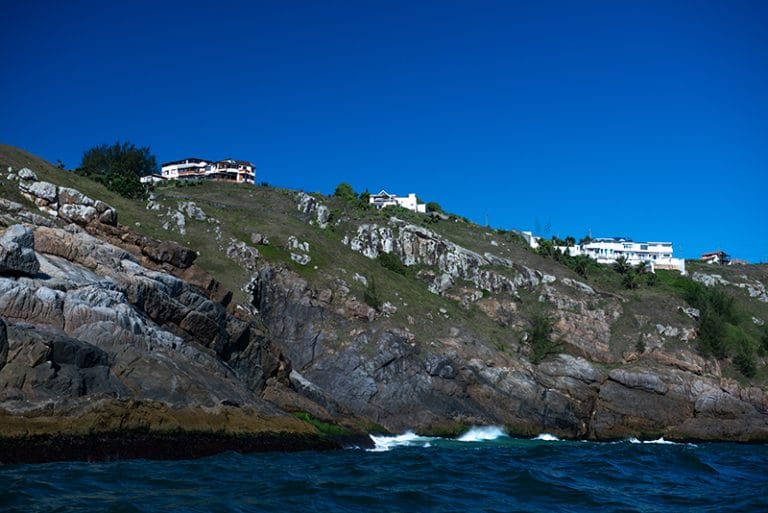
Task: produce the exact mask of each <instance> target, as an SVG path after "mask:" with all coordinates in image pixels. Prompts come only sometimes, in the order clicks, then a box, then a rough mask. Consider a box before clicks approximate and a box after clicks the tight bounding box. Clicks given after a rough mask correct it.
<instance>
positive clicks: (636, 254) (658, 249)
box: [557, 237, 686, 274]
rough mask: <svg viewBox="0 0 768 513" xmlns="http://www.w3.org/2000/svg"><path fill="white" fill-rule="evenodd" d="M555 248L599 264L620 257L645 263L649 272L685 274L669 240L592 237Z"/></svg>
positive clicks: (683, 265) (682, 260)
mask: <svg viewBox="0 0 768 513" xmlns="http://www.w3.org/2000/svg"><path fill="white" fill-rule="evenodd" d="M557 249H559V250H560V251H562V252H563V253H565V252H566V251H567V252H568V254H570V255H571V256H577V255H586V256H588V257H590V258H593V259H594V260H597V262H598V263H601V264H612V263H614V262H616V260H618V259H619V258H620V257H624V258H626V259H627V262H629V263H630V264H632V265H637V264H639V263H645V264H647V265H648V266H649V267H650V270H651V272H653V271H655V270H656V269H669V270H672V271H680V273H681V274H685V273H686V272H685V259H684V258H675V257H673V256H672V243H671V242H635V241H633V240H630V239H625V238H621V237H616V238H600V239H592V241H590V242H588V243H586V244H581V245H578V246H572V247H566V246H558V247H557Z"/></svg>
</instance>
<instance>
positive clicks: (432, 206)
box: [426, 201, 443, 214]
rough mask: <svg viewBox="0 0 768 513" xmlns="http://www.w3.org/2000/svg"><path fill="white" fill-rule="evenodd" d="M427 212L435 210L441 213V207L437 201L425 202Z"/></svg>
mask: <svg viewBox="0 0 768 513" xmlns="http://www.w3.org/2000/svg"><path fill="white" fill-rule="evenodd" d="M426 208H427V212H437V213H439V214H442V213H443V207H441V206H440V204H439V203H437V202H436V201H430V202H429V203H427V207H426Z"/></svg>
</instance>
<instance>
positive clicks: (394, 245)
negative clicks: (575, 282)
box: [344, 217, 555, 295]
mask: <svg viewBox="0 0 768 513" xmlns="http://www.w3.org/2000/svg"><path fill="white" fill-rule="evenodd" d="M344 242H346V243H347V244H348V245H349V247H350V249H352V250H353V251H357V252H359V253H362V254H363V255H365V256H367V257H368V258H376V257H378V256H379V254H381V253H392V254H395V255H397V256H398V257H399V258H400V260H401V261H402V262H403V264H404V265H406V266H409V267H410V266H415V265H421V266H428V267H433V268H436V269H438V271H439V274H433V275H432V276H431V281H432V283H431V284H430V286H429V290H430V291H431V292H434V293H436V294H441V293H443V292H445V291H446V290H447V289H448V288H450V286H452V285H453V283H454V282H456V281H459V280H466V281H469V282H472V283H473V284H474V285H475V286H476V287H478V288H479V289H482V290H488V291H490V292H504V293H510V294H513V295H514V294H515V293H516V292H517V289H518V288H521V287H522V288H529V289H530V288H532V287H535V286H537V285H539V283H541V282H542V281H544V282H552V281H554V280H555V277H554V276H550V275H544V274H543V273H540V272H537V271H534V270H532V269H529V268H528V267H525V266H523V265H516V264H514V263H513V262H511V261H510V260H508V259H505V258H501V257H498V256H495V255H493V254H491V253H486V254H485V255H480V254H478V253H476V252H474V251H470V250H468V249H466V248H463V247H461V246H459V245H458V244H455V243H453V242H451V241H449V240H447V239H445V238H444V237H441V236H439V235H437V234H435V233H434V232H432V231H431V230H429V229H427V228H424V227H421V226H416V225H413V224H408V223H405V222H403V221H401V220H399V219H397V218H394V217H393V218H391V219H390V222H389V225H388V226H379V225H376V224H362V225H360V226H359V227H358V229H357V232H356V233H355V234H354V236H352V237H348V238H347V239H345V241H344ZM497 265H498V266H503V267H508V268H509V269H510V270H511V271H512V274H514V275H515V277H514V278H509V277H507V275H506V274H502V273H498V272H496V271H494V270H493V269H492V268H491V267H492V266H497Z"/></svg>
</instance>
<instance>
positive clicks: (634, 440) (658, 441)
mask: <svg viewBox="0 0 768 513" xmlns="http://www.w3.org/2000/svg"><path fill="white" fill-rule="evenodd" d="M627 441H628V442H629V443H631V444H659V445H678V444H677V443H676V442H670V441H669V440H664V437H663V436H662V437H661V438H658V439H656V440H638V439H637V438H635V437H632V438H630V439H629V440H627Z"/></svg>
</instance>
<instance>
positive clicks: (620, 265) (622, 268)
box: [613, 255, 632, 274]
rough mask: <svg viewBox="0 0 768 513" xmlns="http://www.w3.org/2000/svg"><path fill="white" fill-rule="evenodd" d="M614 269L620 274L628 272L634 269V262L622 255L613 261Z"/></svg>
mask: <svg viewBox="0 0 768 513" xmlns="http://www.w3.org/2000/svg"><path fill="white" fill-rule="evenodd" d="M613 270H614V271H616V272H617V273H619V274H627V273H629V272H630V271H632V264H630V263H629V262H628V261H627V257H625V256H623V255H622V256H620V257H619V258H617V259H616V261H615V262H614V263H613Z"/></svg>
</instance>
